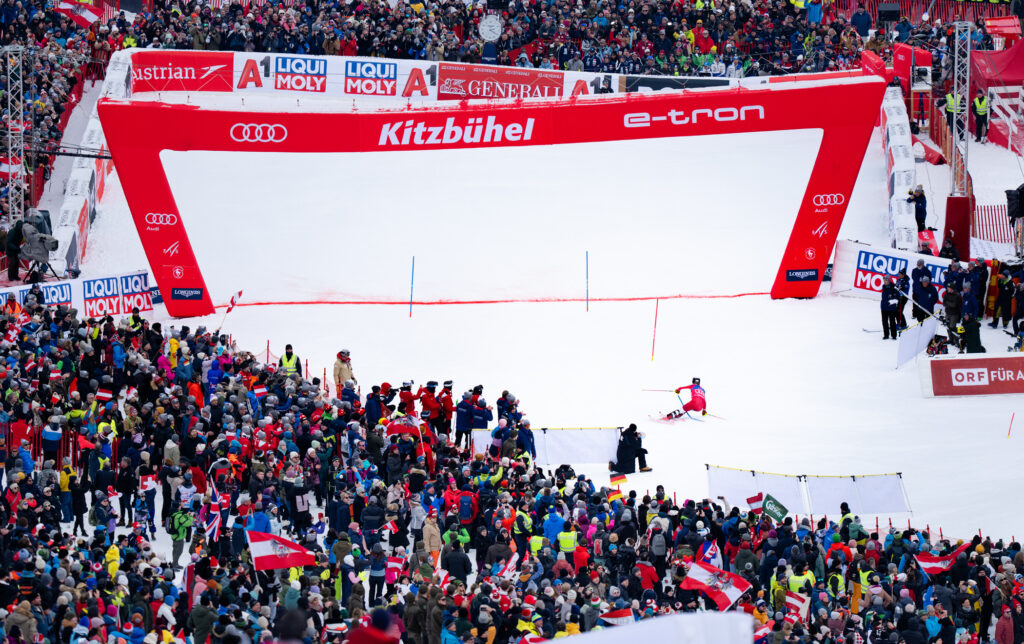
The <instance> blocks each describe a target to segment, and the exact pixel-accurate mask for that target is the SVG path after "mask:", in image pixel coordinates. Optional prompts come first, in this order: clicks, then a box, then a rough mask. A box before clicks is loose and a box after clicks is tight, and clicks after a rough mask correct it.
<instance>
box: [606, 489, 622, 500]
mask: <svg viewBox="0 0 1024 644" xmlns="http://www.w3.org/2000/svg"><path fill="white" fill-rule="evenodd" d="M621 500H622V492H619V491H618V490H612V491H611V492H609V493H608V502H609V503H611V502H612V501H621Z"/></svg>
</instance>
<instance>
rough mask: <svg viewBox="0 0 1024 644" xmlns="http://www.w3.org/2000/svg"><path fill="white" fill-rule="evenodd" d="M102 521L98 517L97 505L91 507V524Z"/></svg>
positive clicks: (97, 523)
mask: <svg viewBox="0 0 1024 644" xmlns="http://www.w3.org/2000/svg"><path fill="white" fill-rule="evenodd" d="M99 524H100V521H99V519H97V518H96V506H95V505H94V506H92V507H91V508H89V525H99Z"/></svg>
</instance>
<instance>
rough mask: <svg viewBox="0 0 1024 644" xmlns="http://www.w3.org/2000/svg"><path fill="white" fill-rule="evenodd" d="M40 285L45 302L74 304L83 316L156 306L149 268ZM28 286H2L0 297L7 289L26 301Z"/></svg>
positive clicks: (2, 297)
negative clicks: (110, 275) (151, 294)
mask: <svg viewBox="0 0 1024 644" xmlns="http://www.w3.org/2000/svg"><path fill="white" fill-rule="evenodd" d="M39 286H40V288H41V289H42V292H43V301H44V302H45V303H46V304H48V305H57V304H65V305H67V306H72V307H74V308H76V309H78V311H79V316H80V317H94V318H99V317H103V316H105V315H115V316H116V315H128V314H130V313H131V312H132V309H133V308H136V307H137V308H138V309H139V312H140V313H144V312H146V311H152V310H153V300H152V297H151V296H150V279H149V272H148V271H136V272H134V273H126V274H124V275H114V276H112V277H100V278H95V279H78V280H66V281H61V282H45V283H43V284H40V285H39ZM29 290H30V287H29V286H27V285H26V286H12V287H9V288H4V289H0V299H4V298H6V297H7V294H8V293H14V294H15V295H16V296H17V298H18V302H19V303H24V302H25V296H26V295H27V294H28V292H29Z"/></svg>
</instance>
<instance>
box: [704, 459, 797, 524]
mask: <svg viewBox="0 0 1024 644" xmlns="http://www.w3.org/2000/svg"><path fill="white" fill-rule="evenodd" d="M761 492H765V493H767V494H771V495H772V496H773V497H775V498H776V499H778V501H779V503H781V504H782V505H784V506H786V509H788V510H789V511H790V512H791V513H794V514H808V511H807V503H806V501H804V494H803V489H802V487H801V485H800V477H799V476H786V475H783V474H767V473H765V472H757V471H754V470H736V469H732V468H728V467H717V466H715V465H709V466H708V494H709V495H710V496H711V497H718V496H724V497H725V498H726V499H728V501H729V503H732V504H734V505H743V504H744V503H745V501H746V500H747V499H748V498H750V497H752V496H755V495H757V494H758V493H761Z"/></svg>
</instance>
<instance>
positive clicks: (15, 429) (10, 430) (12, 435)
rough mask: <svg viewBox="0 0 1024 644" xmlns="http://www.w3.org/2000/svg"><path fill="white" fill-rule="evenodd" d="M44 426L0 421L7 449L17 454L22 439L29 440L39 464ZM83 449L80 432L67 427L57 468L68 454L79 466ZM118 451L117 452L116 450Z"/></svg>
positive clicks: (72, 461) (58, 453) (33, 457)
mask: <svg viewBox="0 0 1024 644" xmlns="http://www.w3.org/2000/svg"><path fill="white" fill-rule="evenodd" d="M42 430H43V428H42V427H33V426H31V425H29V424H28V423H26V422H25V421H23V420H15V421H10V422H6V423H0V434H2V435H3V436H4V438H5V439H6V440H7V451H8V453H9V454H10V455H13V456H17V454H18V450H19V449H20V448H21V441H22V440H27V441H28V442H29V451H30V452H31V453H32V459H33V460H34V461H36V463H37V464H42V460H43V431H42ZM80 453H81V450H80V449H79V448H78V433H77V432H75V431H73V430H68V429H65V430H64V432H63V433H62V434H61V438H60V448H59V449H58V451H57V463H56V464H55V465H56V468H55V469H58V470H59V469H60V467H61V464H62V463H63V462H64V458H65V457H67V456H70V457H71V465H72V467H75V468H76V469H77V468H78V467H79V464H80V463H79V458H80ZM115 453H116V452H115Z"/></svg>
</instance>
